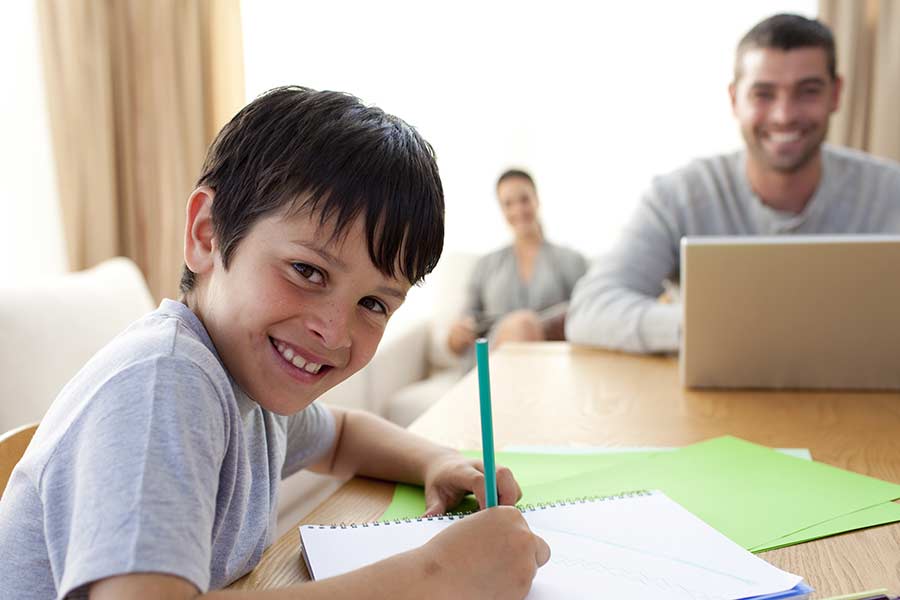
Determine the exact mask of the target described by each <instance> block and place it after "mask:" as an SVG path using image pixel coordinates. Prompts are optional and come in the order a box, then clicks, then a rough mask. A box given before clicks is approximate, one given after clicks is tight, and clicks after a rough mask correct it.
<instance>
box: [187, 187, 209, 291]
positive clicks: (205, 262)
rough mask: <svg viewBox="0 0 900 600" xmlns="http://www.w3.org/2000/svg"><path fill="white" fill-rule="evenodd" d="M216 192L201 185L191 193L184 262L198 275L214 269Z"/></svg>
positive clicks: (188, 205)
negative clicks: (213, 215) (213, 217)
mask: <svg viewBox="0 0 900 600" xmlns="http://www.w3.org/2000/svg"><path fill="white" fill-rule="evenodd" d="M215 195H216V193H215V192H214V191H213V189H212V188H209V187H206V186H201V187H198V188H197V189H195V190H194V191H193V192H192V193H191V197H190V198H188V203H187V219H186V222H185V226H184V264H185V265H187V268H188V269H190V270H191V271H193V272H194V273H197V274H198V275H200V274H203V273H208V272H209V271H211V270H212V268H213V264H214V260H213V259H214V258H215V252H216V244H215V240H214V239H213V224H212V203H213V199H214V198H215Z"/></svg>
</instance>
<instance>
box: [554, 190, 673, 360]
mask: <svg viewBox="0 0 900 600" xmlns="http://www.w3.org/2000/svg"><path fill="white" fill-rule="evenodd" d="M680 237H681V236H680V233H679V227H678V225H677V222H676V218H675V216H674V215H672V214H670V213H669V212H668V211H667V210H666V209H665V208H664V206H663V204H662V203H661V202H659V201H658V200H657V198H656V197H655V196H653V193H652V192H651V193H650V194H648V195H647V196H646V197H645V198H644V199H643V200H642V202H641V203H640V205H639V207H638V209H637V211H636V213H635V214H634V216H633V217H632V220H631V222H630V224H629V225H628V227H626V229H625V231H624V232H623V234H622V236H621V238H620V240H619V242H618V243H617V245H616V246H615V248H614V249H613V251H612V252H610V253H609V254H607V255H606V256H603V257H601V258H600V259H598V260H597V262H596V263H595V264H594V265H593V267H592V268H591V269H590V270H589V271H588V273H587V274H586V275H585V276H584V277H583V278H582V279H581V280H579V282H578V284H577V285H576V286H575V290H574V292H573V293H572V301H571V303H570V305H569V311H568V314H567V316H566V324H565V327H566V339H568V340H569V341H572V342H575V343H578V344H586V345H590V346H598V347H602V348H611V349H614V350H625V351H627V352H674V351H677V350H678V345H679V330H680V327H681V306H680V305H677V304H661V303H659V302H658V301H657V298H658V297H659V295H660V294H661V293H662V292H663V285H662V283H663V280H665V279H666V278H667V277H669V276H670V275H672V274H673V273H674V272H675V271H676V270H677V268H678V256H679V254H678V252H679V249H678V244H679V243H680Z"/></svg>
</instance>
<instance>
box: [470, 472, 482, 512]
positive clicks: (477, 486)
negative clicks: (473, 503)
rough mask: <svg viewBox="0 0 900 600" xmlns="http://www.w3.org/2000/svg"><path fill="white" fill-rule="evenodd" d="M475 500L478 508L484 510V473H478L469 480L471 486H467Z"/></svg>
mask: <svg viewBox="0 0 900 600" xmlns="http://www.w3.org/2000/svg"><path fill="white" fill-rule="evenodd" d="M468 487H469V488H470V489H471V490H472V493H473V494H474V495H475V498H476V499H477V500H478V508H479V509H483V508H486V506H487V502H486V500H485V496H484V473H482V472H480V471H478V472H476V473H475V475H473V476H472V478H471V485H469V486H468Z"/></svg>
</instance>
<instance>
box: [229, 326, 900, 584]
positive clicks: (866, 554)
mask: <svg viewBox="0 0 900 600" xmlns="http://www.w3.org/2000/svg"><path fill="white" fill-rule="evenodd" d="M491 387H492V390H493V401H494V404H493V412H494V436H495V444H496V447H497V448H503V447H504V446H507V445H518V444H549V445H561V444H567V445H576V446H577V445H591V446H598V445H599V446H683V445H686V444H691V443H694V442H698V441H701V440H705V439H708V438H711V437H715V436H719V435H724V434H732V435H736V436H738V437H741V438H744V439H746V440H749V441H752V442H756V443H759V444H764V445H766V446H772V447H800V448H809V449H810V451H811V452H812V455H813V458H815V460H818V461H822V462H826V463H829V464H832V465H835V466H838V467H841V468H844V469H849V470H851V471H856V472H858V473H864V474H867V475H871V476H874V477H878V478H880V479H885V480H888V481H893V482H897V483H900V394H898V393H846V392H828V393H823V392H790V393H788V392H765V391H696V390H686V389H684V388H682V387H681V384H680V382H679V379H678V362H677V359H675V358H671V357H647V356H631V355H625V354H618V353H612V352H605V351H601V350H589V349H584V348H577V347H573V346H570V345H568V344H565V343H546V344H511V345H507V346H505V347H503V348H502V349H500V350H499V351H497V352H496V353H492V355H491ZM410 430H412V431H414V432H416V433H418V434H421V435H423V436H425V437H427V438H429V439H431V440H434V441H436V442H438V443H442V444H446V445H449V446H453V447H456V448H479V447H480V445H481V439H480V423H479V414H478V401H477V381H476V379H475V375H474V373H471V374H469V375H468V376H467V377H465V378H464V379H463V380H462V381H461V382H460V383H459V384H458V385H457V386H456V387H455V388H453V390H452V391H451V392H450V393H448V394H447V396H446V397H444V398H443V399H442V400H441V401H440V402H438V403H437V404H436V405H435V406H433V407H432V408H431V409H430V410H428V412H426V413H425V414H424V415H422V417H421V418H419V419H418V420H417V421H416V422H415V423H413V424H412V425H411V426H410ZM393 487H394V486H393V485H391V484H388V483H384V482H380V481H373V480H366V479H362V478H357V479H354V480H351V481H350V482H348V483H347V484H346V485H345V486H344V487H342V488H341V489H340V490H338V491H337V492H336V493H335V494H334V495H333V496H332V497H331V498H329V499H328V500H327V501H326V502H324V503H323V504H322V505H321V506H319V507H318V508H317V509H316V510H314V511H313V512H312V513H310V514H309V515H308V516H307V517H306V518H305V519H304V520H303V522H304V523H341V522H348V523H349V522H360V521H371V520H375V519H377V518H378V517H379V516H380V515H381V513H382V512H383V511H384V510H385V509H386V508H387V506H388V504H389V502H390V499H391V495H392V493H393ZM761 556H762V557H763V558H765V559H766V560H767V561H769V562H771V563H772V564H774V565H776V566H778V567H780V568H782V569H785V570H787V571H790V572H792V573H797V574H800V575H802V576H803V577H804V578H805V579H806V581H807V582H808V583H809V584H810V585H811V586H813V587H814V588H815V589H816V594H815V595H814V596H813V597H814V598H824V597H828V596H831V595H836V594H844V593H850V592H854V591H860V590H866V589H871V588H879V587H887V588H888V589H890V590H891V591H892V592H894V593H900V524H893V525H886V526H882V527H875V528H871V529H867V530H862V531H857V532H851V533H847V534H843V535H837V536H832V537H829V538H825V539H822V540H817V541H813V542H807V543H805V544H799V545H795V546H790V547H787V548H782V549H779V550H772V551H769V552H764V553H762V554H761ZM308 578H309V576H308V574H307V572H306V567H305V565H304V564H303V560H302V558H301V557H300V552H299V536H298V534H297V531H296V529H295V530H293V531H291V532H289V533H287V534H285V535H284V536H282V537H281V538H280V539H279V540H278V541H277V542H276V543H275V544H274V545H273V546H272V547H270V548H269V549H268V550H267V551H266V554H265V555H264V556H263V559H262V562H261V563H260V564H259V566H257V568H256V569H255V570H254V571H253V572H252V573H250V574H249V575H247V576H246V577H244V578H243V579H241V580H239V581H237V582H235V584H234V585H233V587H234V588H239V589H262V588H271V587H281V586H286V585H291V584H294V583H298V582H301V581H306V580H308Z"/></svg>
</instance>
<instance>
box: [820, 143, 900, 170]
mask: <svg viewBox="0 0 900 600" xmlns="http://www.w3.org/2000/svg"><path fill="white" fill-rule="evenodd" d="M822 155H823V156H824V158H825V164H826V165H827V166H826V168H828V167H831V168H833V169H835V170H836V171H838V172H839V173H846V174H851V175H863V176H868V175H872V174H880V175H882V176H888V177H896V178H900V163H898V162H896V161H894V160H891V159H888V158H883V157H880V156H875V155H874V154H869V153H867V152H863V151H862V150H857V149H855V148H847V147H845V146H833V145H831V144H824V145H823V146H822Z"/></svg>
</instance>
